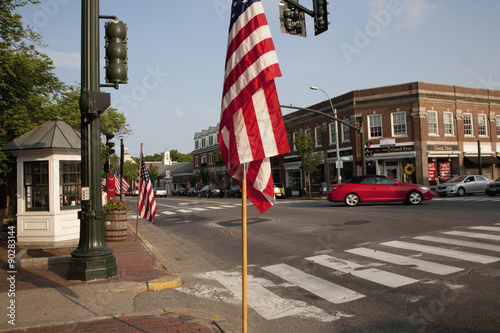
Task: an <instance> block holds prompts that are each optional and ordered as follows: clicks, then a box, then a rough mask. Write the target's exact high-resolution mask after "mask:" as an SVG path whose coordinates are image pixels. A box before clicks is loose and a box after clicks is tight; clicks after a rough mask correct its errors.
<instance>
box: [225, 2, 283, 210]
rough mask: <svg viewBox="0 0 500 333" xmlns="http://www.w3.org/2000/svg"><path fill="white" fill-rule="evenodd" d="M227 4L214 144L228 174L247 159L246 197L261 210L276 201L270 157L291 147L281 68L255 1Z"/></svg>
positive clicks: (238, 175) (235, 172) (234, 174)
mask: <svg viewBox="0 0 500 333" xmlns="http://www.w3.org/2000/svg"><path fill="white" fill-rule="evenodd" d="M231 7H232V10H231V24H230V26H229V39H228V47H227V54H226V70H225V77H224V89H223V94H222V96H223V97H222V113H221V121H220V127H219V128H220V131H219V144H220V149H221V154H222V157H223V159H224V162H225V163H226V165H227V167H228V170H229V174H230V175H231V176H232V177H234V178H236V179H237V180H240V179H241V176H242V174H241V165H242V164H243V163H248V165H247V173H246V179H247V184H248V186H247V191H248V192H247V195H248V198H249V199H250V200H251V201H252V203H253V204H254V206H255V207H256V208H257V209H258V210H259V211H260V212H261V213H263V212H265V211H266V210H267V209H268V208H269V207H271V206H272V205H273V204H274V202H275V200H276V199H275V197H274V183H273V177H272V174H271V164H270V160H269V157H271V156H276V155H280V154H284V153H287V152H289V151H290V148H289V146H288V139H287V135H286V130H285V125H284V122H283V117H282V115H281V108H280V105H279V100H278V94H277V92H276V86H275V84H274V78H275V77H278V76H281V71H280V68H279V65H278V58H277V56H276V51H275V49H274V43H273V40H272V38H271V32H270V30H269V26H268V24H267V19H266V16H265V14H264V9H263V7H262V3H261V2H260V0H234V1H233V2H232V6H231Z"/></svg>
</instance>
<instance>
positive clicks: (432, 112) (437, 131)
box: [427, 110, 439, 136]
mask: <svg viewBox="0 0 500 333" xmlns="http://www.w3.org/2000/svg"><path fill="white" fill-rule="evenodd" d="M429 114H433V115H434V119H435V120H436V122H435V123H434V122H432V123H429ZM429 124H435V125H436V133H430V132H429ZM427 134H428V135H429V136H439V119H438V112H437V111H434V110H432V111H427Z"/></svg>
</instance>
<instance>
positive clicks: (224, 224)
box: [218, 218, 269, 227]
mask: <svg viewBox="0 0 500 333" xmlns="http://www.w3.org/2000/svg"><path fill="white" fill-rule="evenodd" d="M267 221H269V219H264V218H250V219H247V225H251V224H256V223H261V222H267ZM218 224H219V225H220V226H222V227H238V226H241V219H236V220H229V221H222V222H219V223H218Z"/></svg>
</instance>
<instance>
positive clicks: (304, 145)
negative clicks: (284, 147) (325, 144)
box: [293, 132, 323, 197]
mask: <svg viewBox="0 0 500 333" xmlns="http://www.w3.org/2000/svg"><path fill="white" fill-rule="evenodd" d="M293 144H294V145H295V148H296V149H297V155H298V157H299V160H300V162H301V164H300V169H302V171H304V174H305V176H306V180H307V184H308V189H309V197H311V173H313V172H315V171H316V169H317V167H318V165H320V164H321V162H322V160H323V156H322V155H321V153H316V154H315V153H314V139H313V138H312V137H311V136H309V135H307V134H306V133H304V132H303V133H301V134H300V135H299V136H298V137H297V138H296V139H295V141H294V142H293Z"/></svg>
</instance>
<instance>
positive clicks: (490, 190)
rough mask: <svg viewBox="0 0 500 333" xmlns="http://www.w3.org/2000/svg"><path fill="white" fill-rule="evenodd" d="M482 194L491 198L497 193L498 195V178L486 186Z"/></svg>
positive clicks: (499, 186) (499, 184)
mask: <svg viewBox="0 0 500 333" xmlns="http://www.w3.org/2000/svg"><path fill="white" fill-rule="evenodd" d="M484 192H485V193H486V194H488V195H491V196H495V195H497V193H499V194H500V178H498V179H497V180H495V181H494V182H491V183H489V184H488V185H486V188H485V189H484Z"/></svg>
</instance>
